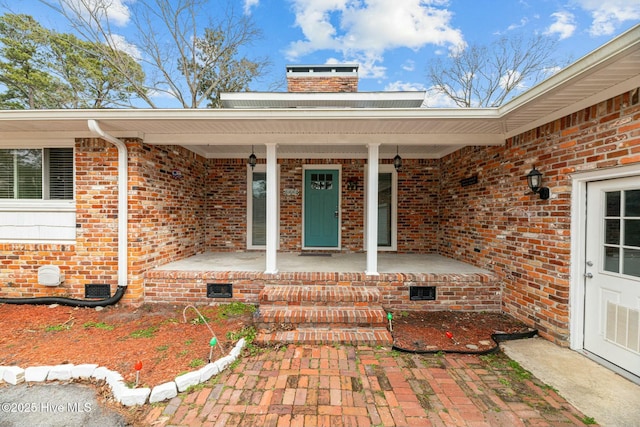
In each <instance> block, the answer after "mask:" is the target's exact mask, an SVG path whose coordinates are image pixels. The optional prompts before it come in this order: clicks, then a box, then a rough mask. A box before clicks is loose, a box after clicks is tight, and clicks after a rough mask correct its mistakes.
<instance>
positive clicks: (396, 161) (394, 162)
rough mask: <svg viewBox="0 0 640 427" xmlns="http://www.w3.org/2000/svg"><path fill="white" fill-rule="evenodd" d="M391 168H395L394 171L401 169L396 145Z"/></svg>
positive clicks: (400, 159)
mask: <svg viewBox="0 0 640 427" xmlns="http://www.w3.org/2000/svg"><path fill="white" fill-rule="evenodd" d="M393 167H394V168H396V170H398V169H400V168H401V167H402V157H400V154H398V146H397V145H396V156H395V157H394V158H393Z"/></svg>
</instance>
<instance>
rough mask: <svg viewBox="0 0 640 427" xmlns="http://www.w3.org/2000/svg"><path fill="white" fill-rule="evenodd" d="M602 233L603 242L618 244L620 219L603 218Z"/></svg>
mask: <svg viewBox="0 0 640 427" xmlns="http://www.w3.org/2000/svg"><path fill="white" fill-rule="evenodd" d="M604 226H605V230H604V234H605V238H604V239H605V243H607V244H609V245H619V244H620V220H619V219H605V220H604Z"/></svg>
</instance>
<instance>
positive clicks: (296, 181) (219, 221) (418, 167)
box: [207, 159, 439, 253]
mask: <svg viewBox="0 0 640 427" xmlns="http://www.w3.org/2000/svg"><path fill="white" fill-rule="evenodd" d="M365 163H366V162H365V160H319V159H307V160H302V159H280V160H279V164H280V250H281V251H285V252H296V251H300V250H301V249H302V205H303V192H302V180H303V165H305V164H312V165H322V164H326V165H336V164H342V201H341V205H342V223H341V232H342V250H343V251H344V252H362V251H363V248H364V243H363V242H364V240H363V239H364V194H365V188H364V170H365V169H364V167H365ZM209 166H210V169H209V177H208V184H207V185H208V190H207V206H208V210H207V211H208V218H209V219H208V221H207V248H208V250H212V251H243V250H245V249H246V244H247V243H246V230H247V223H246V221H247V218H246V215H247V213H246V210H247V190H246V189H247V184H246V180H247V178H246V174H247V167H246V159H231V160H228V159H219V160H210V163H209ZM438 177H439V168H438V162H437V161H436V160H405V161H404V162H403V166H402V169H401V170H400V172H399V174H398V193H399V194H398V201H399V206H398V251H399V252H404V253H408V252H414V253H435V252H437V229H438V200H437V198H438ZM349 179H356V180H357V183H358V185H357V189H355V190H349V189H348V188H347V182H348V181H349ZM285 190H298V191H297V192H293V191H291V192H286V193H285Z"/></svg>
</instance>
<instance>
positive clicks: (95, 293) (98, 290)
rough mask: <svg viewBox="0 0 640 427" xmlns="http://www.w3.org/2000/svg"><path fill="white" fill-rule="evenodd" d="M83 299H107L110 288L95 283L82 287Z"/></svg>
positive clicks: (109, 295)
mask: <svg viewBox="0 0 640 427" xmlns="http://www.w3.org/2000/svg"><path fill="white" fill-rule="evenodd" d="M84 297H85V298H100V299H105V298H109V297H111V286H109V285H103V284H97V283H90V284H88V285H84Z"/></svg>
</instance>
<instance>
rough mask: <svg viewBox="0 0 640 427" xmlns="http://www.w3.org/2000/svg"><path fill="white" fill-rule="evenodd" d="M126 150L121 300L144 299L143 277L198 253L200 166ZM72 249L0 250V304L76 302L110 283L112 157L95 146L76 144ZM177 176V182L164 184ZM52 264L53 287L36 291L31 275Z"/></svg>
mask: <svg viewBox="0 0 640 427" xmlns="http://www.w3.org/2000/svg"><path fill="white" fill-rule="evenodd" d="M126 143H127V147H128V150H129V244H128V246H129V260H128V263H129V264H128V269H129V287H128V290H127V293H126V294H125V297H124V301H129V302H139V301H141V299H142V297H143V295H144V289H143V285H144V273H145V272H146V271H147V270H148V269H150V268H153V267H156V266H158V265H162V264H166V263H168V262H171V261H174V260H176V259H181V258H184V257H187V256H191V255H194V254H196V253H198V252H202V251H204V248H205V240H204V237H203V236H204V234H205V233H204V230H205V228H204V224H205V187H204V182H205V180H204V177H205V176H206V173H205V170H206V163H205V162H204V159H202V158H201V157H199V156H197V155H195V154H194V153H192V152H190V151H188V150H186V149H183V148H181V147H174V146H148V145H144V144H142V143H141V142H139V141H137V140H128V141H126ZM75 163H76V223H77V235H76V244H75V245H42V244H1V245H0V281H1V282H0V292H1V295H2V296H3V297H34V296H53V295H57V296H69V297H73V298H83V297H84V285H85V284H88V283H101V284H109V285H111V292H112V293H113V292H115V287H116V285H117V283H118V268H117V267H118V241H117V237H118V189H117V186H118V154H117V150H116V148H115V147H114V146H113V145H112V144H110V143H107V142H105V141H102V140H100V139H83V140H77V142H76V147H75ZM173 170H180V171H181V172H182V174H183V179H180V180H177V179H174V178H173V177H172V171H173ZM47 264H53V265H57V266H59V267H60V269H61V271H62V273H63V274H64V276H65V281H64V283H63V284H62V285H61V286H58V287H55V288H49V287H45V286H42V285H39V284H38V273H37V269H38V268H39V267H40V266H42V265H47Z"/></svg>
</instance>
